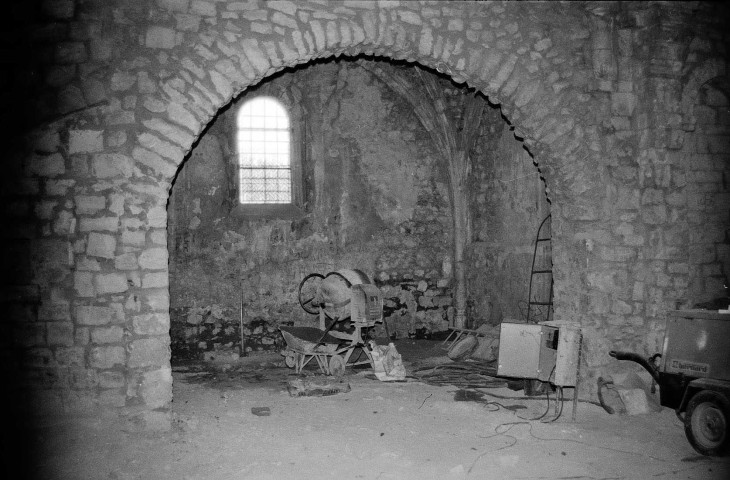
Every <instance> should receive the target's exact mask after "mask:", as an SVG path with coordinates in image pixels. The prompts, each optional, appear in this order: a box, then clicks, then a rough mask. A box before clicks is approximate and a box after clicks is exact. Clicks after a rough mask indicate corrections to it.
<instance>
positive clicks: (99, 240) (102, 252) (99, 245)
mask: <svg viewBox="0 0 730 480" xmlns="http://www.w3.org/2000/svg"><path fill="white" fill-rule="evenodd" d="M116 249H117V239H116V237H114V236H112V235H108V234H105V233H98V232H91V233H90V234H89V240H88V242H87V244H86V255H88V256H90V257H101V258H110V259H111V258H114V252H115V251H116Z"/></svg>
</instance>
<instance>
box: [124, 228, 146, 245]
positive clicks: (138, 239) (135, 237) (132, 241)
mask: <svg viewBox="0 0 730 480" xmlns="http://www.w3.org/2000/svg"><path fill="white" fill-rule="evenodd" d="M144 244H145V232H143V231H139V230H136V231H132V230H125V231H123V232H122V245H130V246H134V247H142V246H144Z"/></svg>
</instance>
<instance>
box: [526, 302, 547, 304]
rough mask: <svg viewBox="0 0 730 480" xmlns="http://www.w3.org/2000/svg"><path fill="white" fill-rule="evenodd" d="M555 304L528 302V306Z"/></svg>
mask: <svg viewBox="0 0 730 480" xmlns="http://www.w3.org/2000/svg"><path fill="white" fill-rule="evenodd" d="M552 304H553V302H528V303H527V305H552Z"/></svg>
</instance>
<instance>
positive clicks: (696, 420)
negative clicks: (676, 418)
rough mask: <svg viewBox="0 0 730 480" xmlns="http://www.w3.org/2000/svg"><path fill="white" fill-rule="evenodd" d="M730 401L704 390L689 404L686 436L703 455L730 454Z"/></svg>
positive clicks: (716, 393)
mask: <svg viewBox="0 0 730 480" xmlns="http://www.w3.org/2000/svg"><path fill="white" fill-rule="evenodd" d="M729 420H730V401H729V400H728V399H727V397H726V396H725V395H723V394H721V393H718V392H713V391H711V390H702V391H701V392H699V393H697V394H696V395H695V396H694V397H692V399H691V400H690V401H689V404H688V405H687V411H686V413H685V414H684V433H685V435H687V440H689V443H690V445H692V447H693V448H694V449H695V450H696V451H697V452H699V453H701V454H702V455H707V456H710V457H720V456H725V455H728V453H730V435H728V431H727V427H728V421H729Z"/></svg>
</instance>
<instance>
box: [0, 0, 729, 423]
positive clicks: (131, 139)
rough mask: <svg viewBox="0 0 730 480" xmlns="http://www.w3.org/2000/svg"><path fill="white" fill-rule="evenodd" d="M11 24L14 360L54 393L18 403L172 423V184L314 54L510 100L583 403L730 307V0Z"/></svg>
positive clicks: (342, 9) (306, 6)
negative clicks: (668, 339) (711, 305)
mask: <svg viewBox="0 0 730 480" xmlns="http://www.w3.org/2000/svg"><path fill="white" fill-rule="evenodd" d="M9 15H10V17H11V18H13V20H18V21H14V22H13V23H12V25H11V26H10V30H9V32H10V33H11V34H9V35H6V36H4V37H3V40H2V41H3V42H4V46H6V48H5V51H8V52H14V55H13V56H12V59H11V63H10V64H11V65H13V66H14V67H15V68H13V69H12V70H11V71H10V72H8V71H5V70H4V71H3V73H2V75H3V81H4V82H5V83H6V84H7V85H9V86H10V87H11V88H15V89H16V91H17V95H5V96H3V97H2V101H3V102H4V103H3V107H4V108H3V111H4V112H8V111H15V110H17V107H18V105H24V106H27V109H26V110H27V112H26V114H25V115H23V116H21V117H20V118H18V120H19V121H18V124H17V125H14V128H12V129H8V130H7V131H10V132H13V139H12V140H13V143H11V144H9V145H11V147H10V148H9V149H8V151H7V152H6V168H7V173H8V174H7V175H5V176H3V189H2V192H3V199H4V200H5V202H4V204H5V209H4V220H5V222H4V223H5V225H6V228H5V229H4V233H3V235H4V242H5V243H6V245H7V246H6V248H4V249H3V254H4V261H3V264H4V265H5V268H4V270H5V272H11V273H12V274H11V275H8V276H6V279H5V280H6V284H7V288H5V292H6V294H5V296H4V297H3V301H4V304H5V305H4V306H5V307H6V309H7V310H8V311H10V312H12V315H11V322H10V324H11V328H10V329H9V331H8V334H7V335H6V337H5V338H4V341H5V344H4V345H3V347H5V348H3V349H2V351H3V355H4V356H5V357H6V358H5V360H6V361H4V362H3V365H4V366H6V367H9V369H10V370H11V371H12V372H14V373H15V374H16V375H14V378H15V379H16V380H17V381H15V382H11V385H12V386H20V385H26V384H32V385H35V386H36V387H38V386H40V387H41V389H42V393H36V394H34V395H32V396H31V398H30V400H31V401H29V402H23V403H24V405H34V406H37V408H38V411H47V410H54V409H55V410H66V411H68V410H72V411H90V410H91V409H92V407H97V406H98V407H100V408H113V409H118V410H119V411H120V412H121V413H123V414H126V415H128V417H129V418H130V419H133V420H135V421H136V420H140V421H141V422H142V423H143V424H145V425H146V426H148V427H155V426H164V425H165V424H166V423H167V422H168V421H169V406H170V399H171V392H172V388H171V376H170V360H169V356H170V354H169V346H170V339H169V311H170V310H169V283H168V282H169V278H170V277H169V270H168V264H167V258H168V250H167V230H166V229H167V210H166V207H167V202H168V198H169V191H170V187H171V184H172V181H173V179H174V178H175V175H176V172H177V171H178V168H179V167H180V165H182V164H183V161H184V159H185V158H186V155H187V153H188V152H189V151H190V150H191V148H192V146H193V144H194V142H195V141H196V139H197V138H198V137H199V136H200V135H201V133H202V132H203V131H204V129H205V128H206V126H207V125H209V123H210V122H211V120H212V119H213V118H214V117H215V116H216V115H217V114H218V113H219V111H220V110H221V109H222V108H224V107H225V106H226V105H228V104H229V103H230V101H231V100H233V99H234V98H235V97H236V96H237V95H238V94H239V93H241V92H242V91H243V90H245V89H248V88H250V87H252V86H254V85H256V84H258V83H259V82H260V81H261V80H263V79H265V78H268V77H269V76H271V75H273V74H274V73H276V72H277V71H279V70H282V69H283V68H285V67H293V66H296V65H299V64H306V63H308V62H311V61H314V60H316V59H318V58H330V57H333V56H334V57H338V56H343V55H345V56H355V55H359V54H368V55H375V56H382V57H386V58H390V59H399V60H404V61H408V62H418V63H420V64H423V65H425V66H428V67H431V68H435V69H437V70H439V71H441V72H443V73H445V74H447V75H449V76H450V77H451V78H452V79H454V80H455V81H456V82H459V83H463V82H465V83H466V84H468V85H469V86H471V87H473V88H476V89H477V90H479V91H480V92H481V93H482V94H484V95H485V96H486V97H487V98H489V100H490V101H491V102H492V103H494V104H496V105H499V106H500V108H501V112H502V114H503V115H504V116H505V117H506V118H507V119H508V120H509V122H510V123H511V124H512V125H514V127H515V134H516V135H517V136H518V137H520V138H523V139H524V144H525V146H526V147H527V148H528V149H529V151H530V153H531V154H532V158H533V159H534V161H535V163H536V164H537V166H538V167H539V168H540V171H541V173H542V175H543V177H544V178H545V184H546V189H547V194H548V196H549V198H550V200H551V205H550V210H551V213H552V219H553V232H552V233H553V235H552V240H553V241H552V245H553V262H554V265H555V318H556V319H559V320H565V321H573V322H577V323H580V324H581V326H582V327H583V332H584V337H585V350H584V356H583V358H584V361H585V365H584V368H583V370H582V376H583V377H584V378H585V379H586V380H587V381H586V382H584V388H585V390H586V392H584V394H589V393H590V392H591V391H592V390H594V389H595V381H594V378H595V376H597V375H600V374H602V373H604V372H606V371H607V370H611V369H615V368H631V367H619V366H618V365H617V364H618V362H615V361H612V360H611V359H610V357H608V355H607V353H608V351H609V350H610V349H612V348H621V349H628V350H634V351H637V352H639V353H653V352H654V351H656V349H657V347H658V345H659V344H660V339H661V337H662V333H663V328H664V327H663V318H664V313H665V312H666V311H667V310H669V309H673V308H676V306H677V304H678V303H679V304H680V305H691V304H694V303H696V302H699V301H704V300H707V299H709V298H712V297H715V296H719V295H721V294H723V293H724V292H722V291H721V289H720V283H721V282H720V280H721V279H722V278H723V277H726V276H727V272H728V270H727V269H728V257H727V256H728V249H727V235H726V233H724V232H726V230H727V228H728V223H730V221H729V220H728V211H727V204H728V203H727V202H726V199H727V191H728V187H727V182H726V178H725V177H726V174H727V165H728V161H727V155H728V152H727V143H726V142H725V141H723V134H724V132H725V131H726V128H727V117H726V115H725V114H723V110H722V108H723V107H722V102H723V101H724V100H722V98H720V97H722V96H724V97H726V92H727V91H728V89H727V77H728V75H727V63H726V56H727V43H728V39H727V36H726V33H725V32H726V31H727V29H726V25H727V24H728V11H727V8H726V7H725V6H724V5H723V4H722V3H714V2H707V3H705V2H692V3H683V2H671V3H663V2H621V3H612V2H601V3H594V2H586V3H581V2H567V3H559V4H556V3H553V2H542V3H528V2H507V3H497V2H494V3H492V2H449V3H443V2H397V1H396V2H377V3H376V2H367V1H355V0H353V1H343V2H341V3H340V2H337V3H329V2H318V1H311V2H292V1H287V0H277V1H270V2H259V1H256V0H248V1H238V0H230V1H225V0H220V1H204V0H157V1H151V0H150V1H148V2H137V1H122V0H119V1H116V2H100V1H93V0H43V1H39V2H23V5H22V6H13V7H12V8H11V9H10V11H9ZM6 90H7V89H6ZM713 92H722V93H723V95H719V93H713ZM715 108H716V110H714V111H716V112H719V114H718V115H717V117H715V118H714V120H712V121H711V120H710V119H709V118H707V117H706V116H705V115H706V114H707V113H708V112H709V111H711V110H713V109H715ZM14 109H15V110H14ZM3 118H4V120H8V119H9V117H8V116H7V115H5V116H4V117H3ZM16 132H17V135H16V134H15V133H16ZM21 133H25V135H22V136H21V135H20V134H21ZM698 164H699V165H701V166H702V168H696V166H697V165H698ZM717 175H721V176H722V178H720V179H718V177H717ZM331 260H335V261H334V262H332V263H335V264H336V263H338V262H337V260H338V259H337V258H334V259H331ZM306 270H309V269H306ZM306 270H305V271H306ZM272 291H273V290H272ZM264 293H265V292H262V295H261V297H262V298H264V297H265V296H266V295H264ZM8 378H13V377H10V376H9V377H8ZM33 400H35V402H33Z"/></svg>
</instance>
